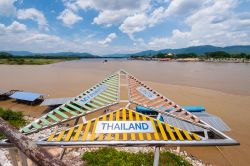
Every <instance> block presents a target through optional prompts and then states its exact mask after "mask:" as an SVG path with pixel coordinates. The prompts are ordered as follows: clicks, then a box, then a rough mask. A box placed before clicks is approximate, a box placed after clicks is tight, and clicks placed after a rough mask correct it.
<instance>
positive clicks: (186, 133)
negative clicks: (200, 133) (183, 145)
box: [182, 130, 192, 141]
mask: <svg viewBox="0 0 250 166" xmlns="http://www.w3.org/2000/svg"><path fill="white" fill-rule="evenodd" d="M182 131H183V133H184V134H185V136H186V137H187V139H188V140H189V141H192V138H191V137H190V135H189V133H188V132H187V131H186V130H182Z"/></svg>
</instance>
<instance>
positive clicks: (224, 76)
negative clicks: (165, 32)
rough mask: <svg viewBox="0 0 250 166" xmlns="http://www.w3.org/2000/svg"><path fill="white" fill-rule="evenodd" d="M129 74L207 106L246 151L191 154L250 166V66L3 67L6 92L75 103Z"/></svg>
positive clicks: (122, 63)
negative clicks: (98, 85)
mask: <svg viewBox="0 0 250 166" xmlns="http://www.w3.org/2000/svg"><path fill="white" fill-rule="evenodd" d="M119 69H125V70H127V71H128V72H130V73H131V74H133V75H134V76H136V77H137V78H138V79H140V80H142V81H145V83H147V84H149V85H150V86H151V87H152V88H154V89H156V90H157V91H159V92H161V93H162V94H163V95H165V96H166V97H168V98H170V99H172V100H173V101H175V102H176V103H178V104H180V105H203V106H205V108H206V111H207V112H209V113H211V114H214V115H217V116H219V117H221V118H222V119H223V120H224V121H225V122H226V123H227V124H228V125H229V127H230V128H231V129H232V130H231V131H230V132H228V133H227V134H228V135H230V136H231V137H233V138H234V139H236V140H238V141H239V142H240V143H241V145H240V146H233V147H219V148H216V147H194V148H185V150H187V151H188V152H189V153H191V154H192V155H194V156H196V157H198V158H200V159H202V160H203V161H204V162H206V163H212V164H214V165H249V163H250V153H249V149H250V141H249V138H250V132H249V131H250V123H249V122H250V64H240V63H237V64H236V63H202V62H194V63H192V62H186V63H183V62H153V61H128V60H121V59H120V60H109V61H108V62H107V63H103V60H93V59H92V60H91V59H89V60H78V61H70V62H61V63H57V64H52V65H42V66H37V65H34V66H31V65H23V66H19V65H0V89H6V90H10V89H20V90H26V91H32V92H40V93H45V94H49V97H72V96H76V95H78V94H79V93H80V92H82V91H84V90H85V89H87V88H89V87H91V86H92V85H94V84H96V83H98V82H99V81H101V80H102V79H103V78H104V77H105V76H107V75H109V74H110V73H112V72H115V71H117V70H119ZM0 106H4V107H8V108H11V109H14V110H21V111H23V112H24V113H25V114H30V115H32V116H40V115H41V113H42V111H41V109H40V108H38V109H36V110H34V108H31V107H30V106H25V105H17V104H16V103H4V102H0Z"/></svg>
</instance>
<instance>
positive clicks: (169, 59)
mask: <svg viewBox="0 0 250 166" xmlns="http://www.w3.org/2000/svg"><path fill="white" fill-rule="evenodd" d="M160 61H171V58H161V59H160Z"/></svg>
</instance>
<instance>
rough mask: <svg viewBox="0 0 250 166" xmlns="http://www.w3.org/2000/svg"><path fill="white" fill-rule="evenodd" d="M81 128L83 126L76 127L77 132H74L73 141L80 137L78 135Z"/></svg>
mask: <svg viewBox="0 0 250 166" xmlns="http://www.w3.org/2000/svg"><path fill="white" fill-rule="evenodd" d="M82 127H83V124H80V125H79V127H78V129H77V131H76V134H75V136H74V138H73V141H77V140H78V137H79V136H80V133H81V131H82Z"/></svg>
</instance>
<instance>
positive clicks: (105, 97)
mask: <svg viewBox="0 0 250 166" xmlns="http://www.w3.org/2000/svg"><path fill="white" fill-rule="evenodd" d="M99 96H101V97H103V98H104V99H108V100H110V101H111V102H114V101H115V99H113V98H110V97H108V96H105V95H102V94H100V95H99Z"/></svg>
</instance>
